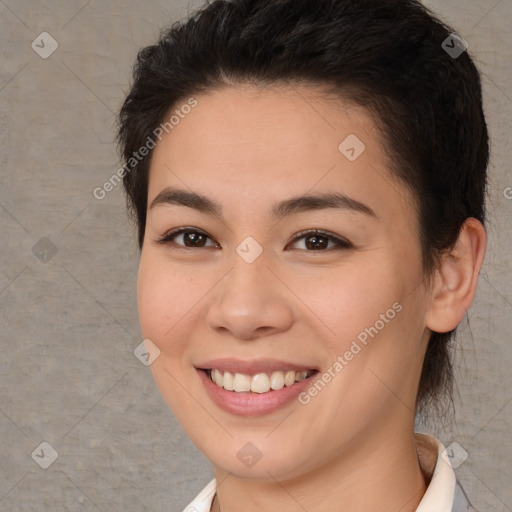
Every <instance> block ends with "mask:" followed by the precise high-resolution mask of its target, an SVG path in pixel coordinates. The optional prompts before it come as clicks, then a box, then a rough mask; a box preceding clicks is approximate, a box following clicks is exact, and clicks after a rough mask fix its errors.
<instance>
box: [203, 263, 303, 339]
mask: <svg viewBox="0 0 512 512" xmlns="http://www.w3.org/2000/svg"><path fill="white" fill-rule="evenodd" d="M293 316H294V312H293V308H292V304H291V303H290V291H289V290H288V289H287V287H286V286H285V285H284V284H283V283H282V282H281V281H280V279H279V278H278V277H277V275H276V272H275V271H273V270H272V269H271V268H270V267H269V266H268V262H267V261H266V258H265V257H264V256H263V255H262V256H260V257H259V258H258V259H257V260H256V261H254V262H252V263H247V262H246V261H244V260H243V259H242V258H240V257H239V256H238V255H235V256H234V259H233V266H232V268H231V270H230V271H229V272H228V273H227V274H226V275H225V276H224V278H223V279H222V280H221V281H220V283H219V284H218V285H217V286H216V287H215V291H214V294H213V299H212V301H211V302H210V306H209V310H208V314H207V323H208V326H209V327H210V328H211V329H214V330H215V331H218V332H220V333H222V334H226V333H229V334H230V335H231V336H232V337H235V338H237V339H241V340H245V341H250V340H255V339H257V338H261V337H264V336H270V335H272V334H277V333H281V332H284V331H286V330H288V329H289V328H290V327H291V325H292V323H293Z"/></svg>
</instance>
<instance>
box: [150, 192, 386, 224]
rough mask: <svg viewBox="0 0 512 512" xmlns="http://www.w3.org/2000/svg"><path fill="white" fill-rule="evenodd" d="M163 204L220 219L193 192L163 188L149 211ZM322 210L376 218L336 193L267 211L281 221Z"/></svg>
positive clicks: (213, 205)
mask: <svg viewBox="0 0 512 512" xmlns="http://www.w3.org/2000/svg"><path fill="white" fill-rule="evenodd" d="M165 204H174V205H181V206H187V207H189V208H193V209H195V210H198V211H200V212H202V213H206V214H209V215H212V216H214V217H217V218H219V219H221V220H224V219H223V215H222V206H221V205H220V204H219V203H217V202H216V201H213V200H212V199H209V198H208V197H206V196H204V195H202V194H198V193H196V192H190V191H188V190H182V189H177V188H172V187H167V188H164V189H163V190H162V191H161V192H160V193H159V194H158V195H157V196H156V197H155V199H153V201H152V202H151V205H150V207H149V208H150V209H151V208H154V207H155V206H157V205H165ZM325 209H337V210H344V211H351V212H356V213H363V214H365V215H368V216H370V217H374V218H375V219H377V218H378V217H377V215H376V213H375V212H374V211H373V210H372V209H371V208H370V207H369V206H368V205H366V204H364V203H361V202H360V201H357V200H356V199H353V198H351V197H348V196H346V195H344V194H340V193H330V194H314V195H312V194H306V195H302V196H297V197H292V198H290V199H286V200H284V201H281V202H279V203H276V204H274V205H273V206H272V208H271V215H272V217H273V218H274V219H282V218H283V217H286V216H289V215H293V214H297V213H302V212H307V211H313V210H325Z"/></svg>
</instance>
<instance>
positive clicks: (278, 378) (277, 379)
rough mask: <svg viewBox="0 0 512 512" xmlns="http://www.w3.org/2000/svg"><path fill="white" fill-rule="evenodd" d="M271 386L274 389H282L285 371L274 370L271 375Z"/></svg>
mask: <svg viewBox="0 0 512 512" xmlns="http://www.w3.org/2000/svg"><path fill="white" fill-rule="evenodd" d="M270 387H271V388H272V389H281V388H283V387H284V375H283V372H272V375H271V376H270Z"/></svg>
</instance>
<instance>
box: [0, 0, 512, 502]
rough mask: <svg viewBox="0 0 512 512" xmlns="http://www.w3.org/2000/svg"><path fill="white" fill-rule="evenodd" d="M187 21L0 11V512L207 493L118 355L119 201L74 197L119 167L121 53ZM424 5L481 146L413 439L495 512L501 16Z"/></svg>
mask: <svg viewBox="0 0 512 512" xmlns="http://www.w3.org/2000/svg"><path fill="white" fill-rule="evenodd" d="M199 5H200V2H198V1H196V2H194V3H188V2H185V1H178V0H168V1H164V0H147V1H143V0H129V1H124V2H122V1H120V0H104V1H100V0H90V1H87V0H68V1H64V0H53V1H52V0H45V1H35V0H0V48H1V59H0V102H1V108H0V227H1V239H0V241H1V243H0V325H1V331H0V350H1V356H0V510H1V511H18V510H19V511H28V510H35V511H50V510H52V511H54V510H70V511H75V510H80V511H100V510H101V511H104V512H107V511H128V512H131V511H142V510H145V511H151V512H160V511H171V512H174V511H181V510H182V509H183V508H184V507H185V506H186V504H187V503H188V501H190V500H191V499H192V498H193V497H194V496H195V495H196V494H197V492H198V491H199V490H200V489H201V488H202V487H203V485H204V484H205V483H206V482H207V481H209V479H210V478H211V476H212V473H211V469H210V466H209V464H208V463H207V461H206V459H205V458H204V457H203V456H202V455H201V454H200V453H199V452H198V451H197V450H196V449H195V447H194V446H193V445H192V444H191V442H190V441H189V440H188V439H187V437H186V435H185V434H184V432H183V431H182V430H181V427H180V426H179V425H178V424H177V422H176V420H175V419H174V417H173V415H172V413H171V412H170V411H169V410H168V409H167V406H166V405H165V403H164V401H163V399H162V398H161V397H160V394H159V392H158V390H157V388H156V385H155V384H154V383H153V380H152V377H151V372H150V371H149V369H148V368H146V367H145V366H143V365H142V364H141V363H140V362H139V361H138V360H137V359H136V358H135V356H134V355H133V350H134V349H135V347H136V346H137V345H138V344H139V343H140V341H141V339H140V332H139V328H138V321H137V310H136V293H135V291H136V290H135V286H136V271H137V262H138V251H137V249H136V244H135V238H134V231H133V229H132V228H131V227H130V226H129V224H128V222H127V219H126V213H125V210H124V202H123V196H122V194H121V187H120V186H119V187H117V188H116V189H115V190H114V191H112V192H111V193H110V194H108V195H107V197H106V198H105V199H103V200H101V201H100V200H97V199H95V198H94V197H93V195H92V191H93V189H94V188H95V187H98V186H101V185H102V184H103V183H104V182H105V180H107V179H108V178H109V177H110V176H111V175H112V174H113V173H114V172H115V171H116V170H117V168H118V167H119V162H118V161H117V156H116V150H115V146H114V145H113V140H114V128H115V121H114V119H115V113H116V111H117V110H118V109H119V107H120V105H121V102H122V99H123V95H124V94H125V92H126V91H127V88H128V85H129V82H130V78H131V66H132V63H133V61H134V58H135V55H136V52H137V50H138V49H139V48H140V47H141V46H145V45H147V44H150V43H152V42H154V41H155V40H156V38H157V36H158V33H159V30H160V28H162V27H164V26H166V25H169V24H170V23H171V22H172V21H175V20H177V19H180V18H182V17H184V16H186V14H187V12H188V10H189V9H192V8H194V7H197V6H199ZM428 5H429V6H431V7H432V8H433V9H434V10H435V11H436V12H438V13H439V14H440V15H441V16H442V17H443V18H444V19H445V20H446V21H448V22H449V23H451V24H453V25H454V26H455V28H456V29H457V30H458V32H459V33H460V34H461V35H462V36H463V37H464V38H465V39H466V40H467V41H468V43H469V51H470V52H471V54H472V55H473V56H474V57H475V59H476V61H477V64H478V65H479V67H480V69H481V71H482V72H483V74H484V92H485V109H486V113H487V116H488V122H489V128H490V132H491V137H492V165H491V168H490V172H491V181H490V189H489V207H488V209H489V221H490V225H489V236H490V245H489V249H488V253H487V261H486V263H485V266H484V270H483V273H482V275H481V278H480V287H479V291H478V295H477V299H476V302H475V305H474V307H473V308H472V310H471V312H470V315H469V325H467V323H465V324H464V325H463V326H462V327H461V329H460V335H459V338H458V345H457V347H458V352H457V362H456V366H457V378H458V387H459V392H460V400H458V405H457V424H456V425H453V426H448V427H445V428H444V429H441V428H438V429H437V430H436V431H431V432H432V433H433V434H435V435H437V436H438V437H439V438H440V439H441V441H442V442H443V443H444V444H445V445H447V446H448V445H450V444H451V443H452V442H454V443H457V445H453V446H452V449H454V450H455V452H454V453H456V454H457V457H460V456H461V454H464V452H463V451H462V450H465V451H466V452H467V454H468V457H467V460H465V461H464V462H463V463H462V464H461V465H460V466H459V467H458V468H457V470H456V473H457V475H458V477H459V478H460V480H461V481H462V482H463V485H464V486H465V487H466V489H467V491H468V494H469V496H470V498H471V499H472V501H473V503H474V505H475V506H476V507H477V508H479V509H480V511H481V512H487V511H495V510H496V511H510V510H512V487H511V486H510V478H511V477H510V463H511V461H512V443H511V442H510V434H509V431H510V427H511V424H512V403H511V401H512V385H511V384H512V372H510V368H511V367H512V344H511V343H510V332H511V331H512V320H511V318H512V315H511V313H512V294H511V292H510V288H511V285H512V282H511V281H512V280H511V274H512V273H511V270H512V258H511V257H510V247H511V245H512V223H510V217H511V214H512V199H507V198H506V197H505V196H506V195H508V197H512V189H507V187H512V174H511V172H510V158H509V155H510V152H509V150H510V137H511V134H512V129H511V119H512V80H511V78H512V70H511V66H510V63H511V53H512V52H511V47H512V30H511V29H512V0H500V1H497V0H452V1H450V0H444V1H443V0H431V1H429V2H428ZM42 32H49V33H50V34H51V36H52V37H53V38H55V40H56V41H57V42H58V45H59V47H58V49H57V50H56V51H55V52H54V53H53V54H52V55H51V56H50V57H48V58H46V59H43V58H41V57H40V56H39V55H38V54H37V53H36V51H34V50H33V49H32V47H31V43H32V41H34V40H36V42H37V40H40V39H36V38H37V36H39V34H41V33H42ZM45 48H46V49H48V48H49V46H48V45H47V44H46V45H45ZM41 50H42V49H41ZM507 191H508V192H507ZM55 251H56V252H55ZM461 350H462V351H461ZM42 442H47V443H49V444H50V445H51V446H53V448H54V449H55V450H56V451H57V452H58V458H57V460H56V461H55V462H54V463H53V464H52V465H51V466H50V467H48V468H47V469H43V468H41V467H39V465H38V463H36V462H41V461H42V460H43V458H44V459H45V460H46V461H48V460H49V459H48V458H47V457H48V453H49V452H48V449H46V448H44V447H43V453H44V454H45V456H44V457H39V458H38V457H37V454H40V453H41V452H40V448H39V449H38V450H36V451H35V454H34V456H32V455H31V454H32V453H33V452H34V450H35V449H36V448H37V447H38V446H39V445H40V443H42ZM45 450H46V451H45Z"/></svg>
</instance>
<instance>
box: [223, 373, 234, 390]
mask: <svg viewBox="0 0 512 512" xmlns="http://www.w3.org/2000/svg"><path fill="white" fill-rule="evenodd" d="M233 378H234V375H233V374H232V373H230V372H224V389H226V390H227V391H233Z"/></svg>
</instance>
